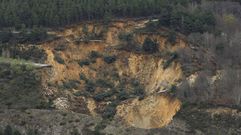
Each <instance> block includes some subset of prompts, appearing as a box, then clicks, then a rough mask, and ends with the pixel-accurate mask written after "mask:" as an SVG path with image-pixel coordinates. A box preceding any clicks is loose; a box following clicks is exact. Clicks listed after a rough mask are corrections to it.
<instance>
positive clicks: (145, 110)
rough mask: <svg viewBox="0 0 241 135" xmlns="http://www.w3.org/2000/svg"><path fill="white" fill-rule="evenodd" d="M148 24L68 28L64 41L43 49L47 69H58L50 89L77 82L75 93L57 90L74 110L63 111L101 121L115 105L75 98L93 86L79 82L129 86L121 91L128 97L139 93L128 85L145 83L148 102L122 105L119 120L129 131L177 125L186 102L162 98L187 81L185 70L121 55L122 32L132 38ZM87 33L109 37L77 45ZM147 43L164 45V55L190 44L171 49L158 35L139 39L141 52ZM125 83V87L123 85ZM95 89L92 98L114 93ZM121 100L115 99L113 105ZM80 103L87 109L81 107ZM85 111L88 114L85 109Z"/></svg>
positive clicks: (149, 58) (179, 42) (135, 100)
mask: <svg viewBox="0 0 241 135" xmlns="http://www.w3.org/2000/svg"><path fill="white" fill-rule="evenodd" d="M145 22H146V21H137V22H134V21H127V22H112V23H111V24H109V26H108V27H103V26H102V25H98V24H91V23H90V24H82V25H78V26H74V27H73V28H67V29H66V30H64V31H62V32H55V33H57V34H58V35H59V36H61V38H60V39H59V40H56V41H53V42H49V43H44V44H42V45H41V48H42V49H43V50H45V52H46V54H47V59H46V61H45V63H48V64H51V65H52V66H53V68H52V69H51V71H50V72H49V73H50V75H49V77H48V83H49V85H48V86H47V87H50V88H51V87H55V88H56V87H57V88H60V87H63V86H64V85H65V83H66V82H68V81H73V80H74V81H75V82H77V83H76V85H77V86H76V87H74V88H67V90H65V91H61V90H58V91H56V93H53V94H55V95H58V94H59V93H61V94H59V95H60V96H62V99H63V97H65V100H67V102H69V103H65V104H69V106H68V107H63V109H64V110H66V108H68V109H69V110H72V111H77V112H81V110H85V112H82V113H89V114H91V115H94V116H97V115H100V112H101V113H103V111H100V110H103V107H105V106H108V104H111V103H112V102H114V101H113V100H112V99H106V100H105V101H96V100H93V99H92V98H89V97H87V96H84V95H81V96H78V97H76V96H75V95H74V93H77V92H78V93H82V92H85V91H86V90H85V89H86V85H87V83H88V82H86V81H85V80H82V79H80V76H82V77H83V76H84V77H85V78H88V79H89V81H90V80H91V81H93V82H96V81H98V80H99V79H103V80H104V81H110V82H112V83H113V86H115V87H117V86H119V85H126V86H122V87H124V88H125V89H128V90H127V92H129V93H133V92H134V91H135V89H134V88H133V87H132V86H129V85H130V84H129V83H134V82H135V81H137V82H139V83H140V85H141V86H140V87H142V89H144V92H145V96H144V97H142V98H143V100H138V98H136V97H135V96H134V97H131V98H130V99H129V98H127V99H126V100H125V101H123V102H120V104H121V105H119V106H118V105H117V106H118V107H117V108H118V109H117V116H118V117H121V118H122V119H123V121H125V122H126V123H127V124H128V125H130V126H134V127H138V128H146V129H150V128H160V127H163V126H165V125H167V124H168V123H169V122H170V121H171V120H172V118H173V116H174V115H175V113H176V112H177V111H178V110H179V109H180V107H181V102H180V101H179V100H178V99H177V98H174V97H171V96H168V94H165V95H162V93H163V92H166V91H169V90H171V89H172V88H171V87H172V86H174V85H177V84H178V83H179V82H180V80H181V79H182V77H183V72H182V68H181V64H180V63H179V62H178V61H174V62H173V63H171V64H170V65H169V66H168V68H164V64H165V62H166V61H167V60H166V59H165V58H163V57H160V56H155V55H151V54H146V53H135V52H130V51H125V50H120V49H118V47H120V46H121V45H122V41H121V40H120V39H119V38H118V35H119V34H120V33H123V31H124V32H132V31H134V30H135V29H138V28H140V27H143V26H142V25H144V24H145ZM84 27H87V29H88V31H89V32H92V33H93V32H96V33H101V32H103V29H106V30H105V31H104V32H103V33H102V34H103V35H104V36H103V38H102V39H98V40H97V39H96V40H95V39H93V40H89V41H79V42H76V39H79V38H83V37H84V33H83V28H84ZM147 37H148V38H150V39H152V40H155V41H156V42H157V43H158V44H159V46H158V47H159V50H160V51H161V52H175V51H177V50H178V49H181V48H185V47H187V45H186V43H185V42H184V41H183V40H181V39H177V42H176V43H175V44H174V45H171V46H168V45H167V38H166V37H163V36H160V35H158V34H157V35H155V34H151V35H148V34H141V33H138V34H134V40H135V41H136V42H137V44H138V45H139V46H140V47H141V45H142V44H143V42H144V40H145V39H146V38H147ZM79 40H81V39H79ZM93 52H95V53H98V55H100V56H98V57H96V58H95V59H94V60H93V59H92V58H91V56H90V55H91V53H93ZM96 55H97V54H96ZM107 56H114V57H115V62H113V63H108V62H107V63H106V61H105V58H104V57H107ZM56 57H60V58H61V59H62V62H59V61H58V60H57V59H56ZM81 63H82V64H83V65H81ZM106 72H107V73H106ZM110 73H111V74H110ZM113 74H116V76H117V77H118V78H117V79H115V78H113ZM131 79H132V80H131ZM122 80H125V81H122ZM123 82H124V84H122V83H123ZM96 89H97V90H96V91H95V92H93V93H91V95H96V94H98V93H99V92H102V93H104V92H108V91H109V90H108V89H110V88H100V87H97V88H96ZM117 91H118V92H120V91H121V90H118V89H117ZM66 95H69V97H68V98H66ZM56 98H57V97H56ZM59 98H61V97H58V98H57V101H58V103H61V102H59ZM116 98H117V97H116V96H115V95H113V99H116ZM79 101H82V102H85V103H81V105H80V104H76V102H79ZM63 102H66V101H63ZM76 105H77V106H76ZM63 106H64V105H63ZM65 106H66V105H65ZM80 107H81V108H86V109H80ZM60 108H61V107H60ZM151 112H152V113H151Z"/></svg>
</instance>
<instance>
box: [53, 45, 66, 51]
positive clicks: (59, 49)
mask: <svg viewBox="0 0 241 135" xmlns="http://www.w3.org/2000/svg"><path fill="white" fill-rule="evenodd" d="M66 49H67V46H66V45H64V44H60V45H58V46H57V47H55V48H54V50H55V51H64V50H66Z"/></svg>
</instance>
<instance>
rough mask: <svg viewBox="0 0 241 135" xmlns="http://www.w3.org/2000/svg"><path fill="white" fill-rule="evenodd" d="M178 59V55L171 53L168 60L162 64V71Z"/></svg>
mask: <svg viewBox="0 0 241 135" xmlns="http://www.w3.org/2000/svg"><path fill="white" fill-rule="evenodd" d="M177 58H178V54H177V53H176V52H174V53H172V54H171V56H170V58H169V59H168V60H167V61H166V62H165V63H164V64H163V69H166V68H168V67H169V66H170V65H171V63H172V62H173V61H174V60H175V59H177Z"/></svg>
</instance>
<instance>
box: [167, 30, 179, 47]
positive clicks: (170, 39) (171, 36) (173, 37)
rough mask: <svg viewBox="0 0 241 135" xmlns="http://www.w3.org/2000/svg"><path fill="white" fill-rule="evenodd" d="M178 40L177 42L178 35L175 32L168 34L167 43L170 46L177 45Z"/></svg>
mask: <svg viewBox="0 0 241 135" xmlns="http://www.w3.org/2000/svg"><path fill="white" fill-rule="evenodd" d="M176 40H177V35H176V33H175V32H174V31H171V32H169V34H168V37H167V41H168V42H169V43H170V44H172V45H173V44H175V43H176Z"/></svg>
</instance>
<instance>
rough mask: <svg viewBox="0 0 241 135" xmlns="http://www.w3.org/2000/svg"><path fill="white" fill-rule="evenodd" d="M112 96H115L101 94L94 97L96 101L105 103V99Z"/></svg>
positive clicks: (110, 93) (108, 93) (106, 93)
mask: <svg viewBox="0 0 241 135" xmlns="http://www.w3.org/2000/svg"><path fill="white" fill-rule="evenodd" d="M112 95H113V93H112V92H105V93H99V94H97V95H95V96H94V99H95V100H96V101H103V100H104V99H105V98H108V97H111V96H112Z"/></svg>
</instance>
